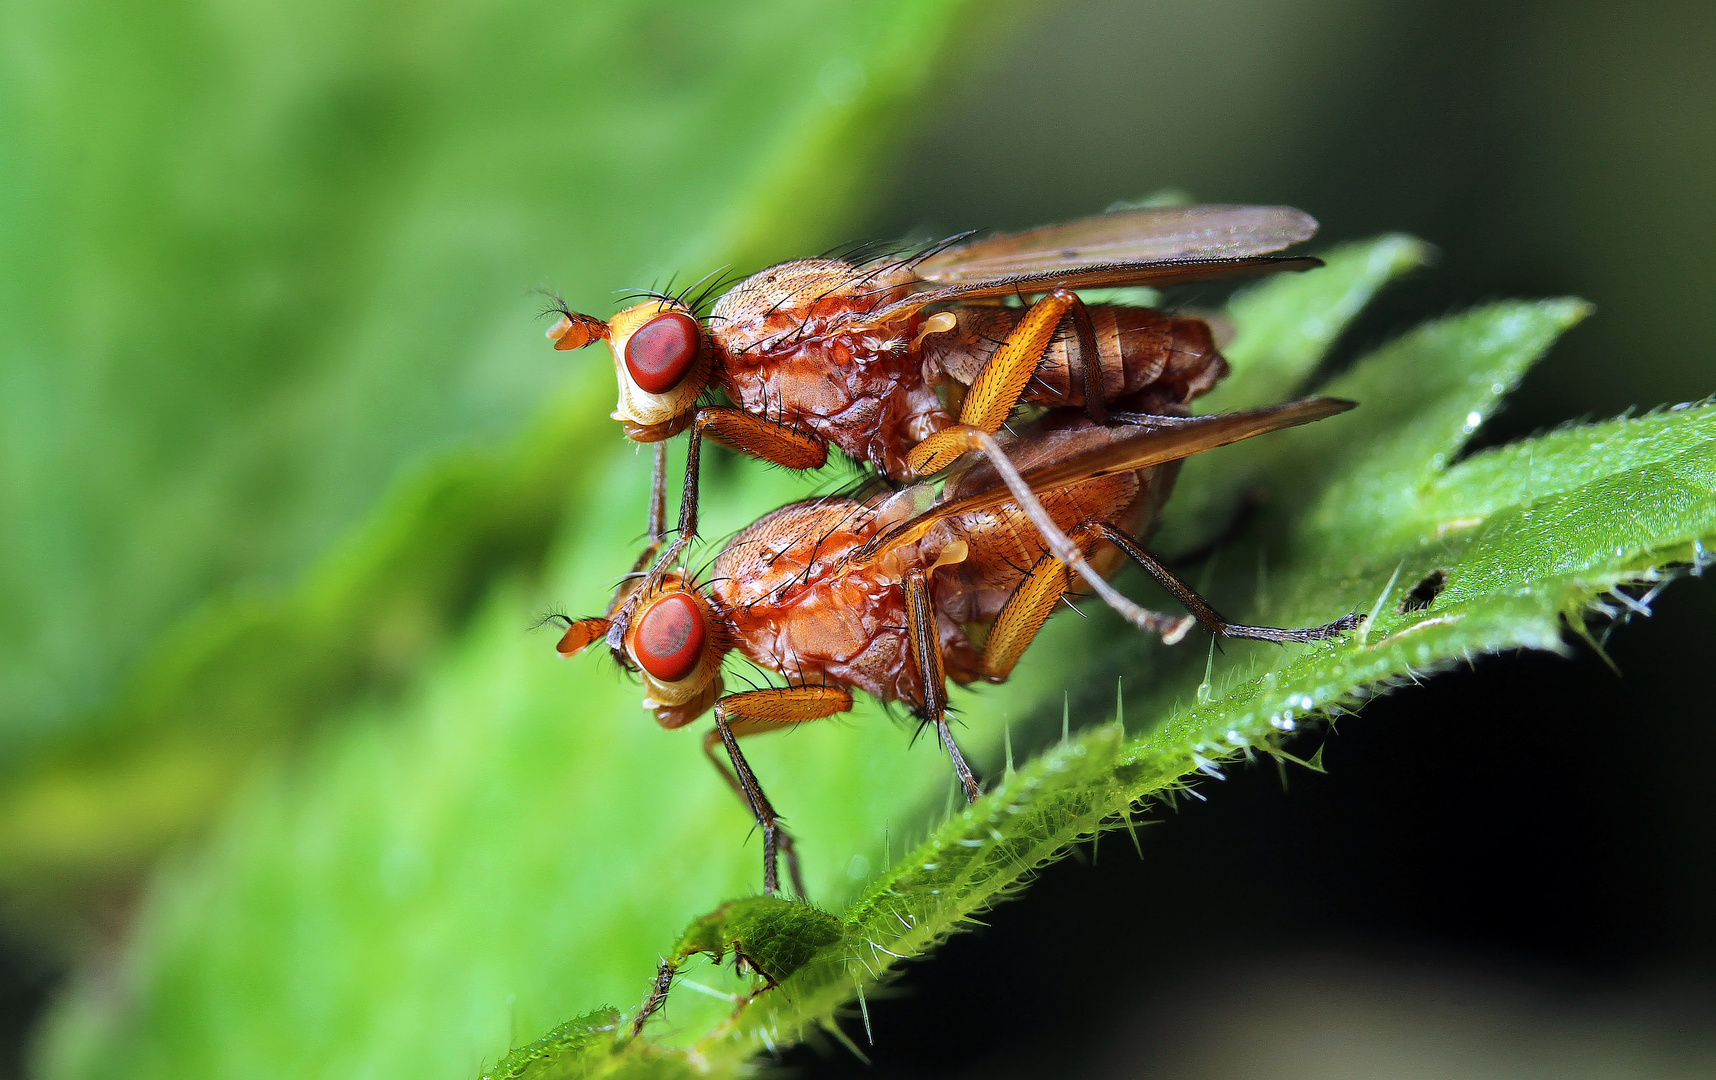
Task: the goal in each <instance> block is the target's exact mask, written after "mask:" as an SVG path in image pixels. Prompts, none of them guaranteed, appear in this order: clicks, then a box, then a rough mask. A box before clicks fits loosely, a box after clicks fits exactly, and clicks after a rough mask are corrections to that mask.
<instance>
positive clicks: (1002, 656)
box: [977, 522, 1193, 682]
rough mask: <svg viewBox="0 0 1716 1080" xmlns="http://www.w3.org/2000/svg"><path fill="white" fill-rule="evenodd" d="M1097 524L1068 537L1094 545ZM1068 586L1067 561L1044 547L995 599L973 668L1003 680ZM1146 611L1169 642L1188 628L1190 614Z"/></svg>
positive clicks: (1086, 546)
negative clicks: (997, 607) (996, 608)
mask: <svg viewBox="0 0 1716 1080" xmlns="http://www.w3.org/2000/svg"><path fill="white" fill-rule="evenodd" d="M1098 524H1099V523H1094V522H1087V523H1086V524H1084V525H1081V526H1079V527H1078V528H1076V529H1074V530H1073V532H1072V537H1073V542H1074V543H1075V544H1077V545H1078V546H1079V547H1080V548H1081V549H1082V550H1084V551H1086V552H1089V551H1094V550H1095V548H1096V545H1097V544H1099V543H1101V541H1102V540H1103V534H1102V533H1101V531H1100V530H1099V529H1098V528H1097V525H1098ZM1071 586H1072V571H1070V570H1068V569H1067V564H1066V563H1064V562H1062V561H1061V560H1060V559H1058V558H1057V557H1056V556H1055V554H1054V552H1052V551H1046V552H1044V553H1043V556H1042V557H1041V558H1040V559H1038V560H1037V562H1036V565H1035V566H1032V567H1031V572H1030V573H1028V574H1026V575H1025V580H1023V581H1021V582H1019V584H1018V586H1016V587H1015V588H1014V589H1013V593H1012V595H1011V596H1009V597H1007V602H1006V603H1005V604H1003V605H1001V611H1000V613H999V614H997V615H996V616H995V622H994V623H993V624H991V625H990V627H989V636H988V638H987V639H985V640H984V643H983V655H982V656H981V657H980V658H979V659H978V664H977V670H978V673H979V674H981V675H982V676H983V678H985V679H987V680H988V681H990V682H1003V681H1005V680H1006V678H1007V676H1009V675H1011V674H1012V673H1013V668H1014V667H1015V666H1017V665H1018V663H1019V658H1020V657H1022V656H1024V655H1025V650H1026V649H1028V648H1030V646H1031V642H1032V641H1033V640H1035V639H1036V637H1037V632H1038V631H1040V630H1041V629H1042V628H1043V624H1044V623H1046V622H1048V621H1049V616H1050V615H1053V614H1054V613H1055V608H1056V607H1057V606H1058V605H1059V604H1060V602H1061V597H1063V596H1065V595H1066V593H1067V590H1068V589H1069V588H1071ZM1146 614H1148V615H1150V616H1152V617H1153V618H1154V619H1155V620H1156V625H1155V626H1153V627H1151V629H1154V630H1155V631H1156V632H1157V633H1159V634H1161V635H1162V640H1163V641H1164V642H1166V643H1167V644H1169V645H1172V644H1174V643H1175V642H1177V641H1179V640H1180V639H1181V638H1183V637H1185V636H1186V631H1188V630H1190V629H1191V628H1192V622H1193V617H1192V616H1188V615H1182V616H1180V617H1179V618H1173V617H1171V616H1168V615H1162V614H1159V613H1157V612H1154V611H1150V612H1146Z"/></svg>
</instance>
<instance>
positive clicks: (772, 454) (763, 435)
mask: <svg viewBox="0 0 1716 1080" xmlns="http://www.w3.org/2000/svg"><path fill="white" fill-rule="evenodd" d="M705 431H707V432H708V433H709V437H710V438H712V439H716V440H718V441H720V442H723V443H726V444H727V445H728V446H731V447H732V448H733V449H735V450H737V451H739V452H740V453H742V454H748V455H750V456H751V457H754V458H761V459H762V460H764V461H767V462H770V463H772V464H775V465H779V466H781V467H783V468H787V469H818V468H821V467H822V464H823V462H825V461H827V460H828V444H827V443H826V442H824V441H823V440H822V439H819V438H817V437H816V436H815V435H812V434H810V433H809V432H804V431H800V430H799V429H797V428H795V427H792V426H790V425H787V424H782V423H778V422H776V421H774V420H767V419H764V418H763V417H760V416H753V415H751V414H750V413H748V412H745V411H743V410H741V409H733V408H727V407H724V406H714V407H710V408H707V409H698V410H697V415H696V416H695V417H693V418H692V421H691V425H690V431H689V434H688V435H687V437H686V442H685V487H684V489H683V490H682V491H681V492H680V496H679V527H678V528H677V529H676V530H675V536H674V538H673V543H672V544H671V545H670V546H669V547H668V549H667V551H666V552H665V553H663V554H662V556H661V557H660V558H659V559H656V561H655V565H654V566H652V567H651V568H650V572H649V577H648V579H647V584H648V585H650V586H653V585H655V584H656V582H658V581H659V580H660V579H661V576H662V575H663V574H665V573H667V571H669V570H671V569H672V568H673V567H674V566H675V565H676V564H677V563H678V562H679V557H680V556H681V555H683V554H685V549H686V548H688V547H690V546H691V541H693V540H695V539H696V538H697V487H698V477H699V472H700V469H699V465H700V463H701V461H702V458H703V433H704V432H705ZM656 445H657V447H658V449H657V450H656V469H655V476H656V482H655V484H654V485H653V487H654V490H653V491H652V493H651V494H652V498H651V506H650V533H651V536H650V538H651V540H652V541H653V542H652V543H651V545H650V547H649V549H648V551H647V552H646V553H645V560H644V561H647V558H648V556H649V555H650V554H653V553H654V552H655V551H657V550H659V549H660V547H661V542H662V539H663V538H664V537H665V532H664V531H663V529H662V526H663V525H664V524H665V522H664V521H663V519H664V518H665V517H666V501H667V495H666V487H667V477H666V456H665V455H666V448H665V447H664V446H663V444H661V443H657V444H656ZM647 591H649V590H647V589H640V590H637V593H638V594H642V593H644V592H647ZM622 622H623V620H622Z"/></svg>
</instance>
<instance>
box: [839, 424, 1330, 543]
mask: <svg viewBox="0 0 1716 1080" xmlns="http://www.w3.org/2000/svg"><path fill="white" fill-rule="evenodd" d="M1357 404H1358V403H1357V402H1354V401H1346V400H1344V399H1342V398H1326V397H1319V398H1303V399H1301V400H1299V401H1290V402H1287V403H1286V404H1284V405H1270V406H1268V407H1266V408H1262V409H1247V410H1245V411H1243V412H1231V413H1218V414H1216V415H1214V416H1200V417H1194V418H1192V419H1191V420H1189V421H1186V422H1182V423H1177V424H1175V425H1174V426H1172V427H1164V428H1145V429H1141V430H1137V431H1128V430H1127V429H1125V428H1111V429H1107V430H1109V431H1111V432H1113V433H1114V435H1115V437H1114V438H1113V440H1112V441H1108V442H1105V443H1104V444H1102V445H1099V446H1097V447H1095V448H1093V449H1090V450H1085V451H1082V452H1079V453H1075V454H1073V455H1072V456H1070V457H1068V458H1065V459H1064V460H1061V461H1056V462H1052V463H1047V464H1044V465H1042V466H1040V467H1038V468H1035V469H1028V470H1027V471H1026V472H1025V473H1024V477H1025V481H1026V482H1027V483H1028V484H1030V485H1031V490H1032V491H1035V492H1038V493H1039V494H1041V493H1042V492H1046V491H1054V490H1055V489H1057V488H1063V487H1068V486H1070V485H1072V484H1078V483H1082V482H1084V481H1086V480H1094V479H1096V478H1097V477H1100V476H1110V475H1112V474H1114V473H1122V472H1133V471H1136V470H1138V469H1144V468H1148V467H1150V466H1152V465H1160V464H1163V463H1164V462H1168V461H1177V460H1179V459H1181V458H1188V457H1191V456H1192V455H1193V454H1200V453H1202V452H1204V451H1205V450H1213V449H1215V448H1216V447H1218V446H1226V445H1228V444H1229V443H1236V442H1240V441H1242V440H1244V439H1249V438H1252V437H1254V436H1257V435H1263V434H1266V433H1268V432H1271V431H1279V430H1281V429H1282V428H1290V427H1298V426H1299V425H1300V424H1309V423H1311V422H1312V421H1315V420H1322V419H1324V418H1326V417H1330V416H1334V415H1336V414H1337V413H1343V412H1346V411H1347V410H1348V409H1351V408H1354V407H1356V406H1357ZM1013 501H1014V500H1013V494H1012V492H1010V491H1008V490H1007V487H1006V485H1005V484H1003V483H1002V482H1001V480H1000V478H999V477H996V478H995V480H994V482H993V483H992V484H990V485H988V486H985V487H983V488H981V489H979V490H977V491H973V492H971V493H969V494H966V495H962V496H960V497H958V498H954V499H949V500H947V501H945V502H941V503H937V504H936V505H935V506H932V507H930V508H929V509H928V510H925V511H924V512H923V513H921V514H919V515H917V516H916V517H914V518H911V519H910V520H908V521H904V522H901V523H900V524H899V525H896V526H894V527H893V528H891V529H889V530H887V531H886V532H885V533H883V534H882V535H881V536H880V537H878V538H877V539H876V540H875V541H872V542H871V544H869V545H867V546H866V549H865V554H866V556H876V555H880V554H881V553H883V552H885V551H887V550H888V549H889V548H892V547H895V546H898V545H900V544H903V543H907V542H910V541H912V540H916V539H918V538H919V537H921V536H923V535H924V534H925V533H926V532H928V531H929V529H930V527H931V526H932V525H934V524H935V523H936V522H938V521H943V520H946V519H947V518H950V517H954V516H956V515H959V514H968V513H972V512H974V511H977V510H986V509H988V508H990V507H993V506H1001V505H1003V504H1006V503H1009V502H1013Z"/></svg>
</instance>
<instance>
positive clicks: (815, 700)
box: [715, 686, 852, 896]
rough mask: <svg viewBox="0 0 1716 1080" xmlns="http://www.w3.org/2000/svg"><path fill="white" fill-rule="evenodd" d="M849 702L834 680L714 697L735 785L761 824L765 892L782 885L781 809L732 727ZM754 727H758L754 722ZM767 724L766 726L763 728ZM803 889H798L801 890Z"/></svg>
mask: <svg viewBox="0 0 1716 1080" xmlns="http://www.w3.org/2000/svg"><path fill="white" fill-rule="evenodd" d="M851 708H852V692H851V691H850V690H844V689H841V688H840V687H836V686H788V687H780V688H773V689H769V690H746V691H743V692H741V693H737V694H728V695H727V696H726V697H723V698H720V699H718V700H717V701H716V702H715V732H716V734H717V735H718V736H719V737H720V739H721V745H723V746H725V747H726V748H727V760H729V761H731V762H732V763H733V772H734V773H735V774H737V778H738V781H739V790H740V792H741V793H742V794H743V795H744V796H745V802H746V803H747V804H749V805H750V807H751V813H753V814H755V815H756V817H757V824H758V825H760V826H761V827H762V830H763V895H765V896H773V895H774V893H775V891H776V889H778V888H779V886H780V875H779V872H778V870H777V869H776V866H775V853H776V851H777V850H778V849H779V846H780V835H781V831H782V830H781V825H780V815H779V814H777V813H775V808H774V806H773V804H771V803H770V802H769V797H768V796H767V795H764V794H763V787H762V785H761V784H759V783H757V777H756V774H755V773H753V772H752V771H751V766H750V764H749V763H748V762H746V760H745V755H744V753H743V752H742V751H740V749H739V737H738V735H737V734H735V730H734V729H735V727H736V726H739V725H745V724H746V723H747V722H749V723H750V724H752V725H754V724H755V723H756V722H758V721H760V722H762V723H765V724H771V725H778V724H796V723H802V722H803V721H806V720H821V719H823V718H825V717H829V716H834V715H835V714H837V713H843V712H848V711H850V710H851ZM753 730H756V729H755V728H754V727H753ZM762 730H766V729H762ZM801 895H802V894H801Z"/></svg>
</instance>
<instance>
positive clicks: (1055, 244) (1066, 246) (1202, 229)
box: [916, 206, 1317, 284]
mask: <svg viewBox="0 0 1716 1080" xmlns="http://www.w3.org/2000/svg"><path fill="white" fill-rule="evenodd" d="M1316 231H1317V222H1316V219H1315V218H1313V217H1311V215H1309V214H1307V213H1305V212H1304V211H1302V210H1295V209H1293V208H1292V207H1291V206H1165V207H1155V208H1151V209H1145V210H1123V211H1118V212H1116V213H1112V214H1098V215H1097V216H1095V217H1088V218H1084V219H1082V220H1080V221H1070V222H1067V223H1066V224H1064V225H1045V226H1042V227H1041V228H1036V229H1027V230H1025V231H1024V232H1017V233H1006V234H1003V235H1001V236H991V237H989V238H988V239H985V240H978V241H975V242H973V243H970V244H961V245H960V246H958V247H954V248H949V249H947V250H946V251H939V252H936V253H935V254H933V255H931V256H929V257H928V258H926V259H924V260H923V261H922V262H920V263H918V264H917V267H916V270H917V275H918V277H920V278H922V279H923V280H925V281H929V282H934V283H937V284H953V283H961V282H976V281H999V280H1001V279H1004V278H1008V279H1010V278H1017V277H1020V276H1026V275H1030V276H1035V275H1041V274H1045V273H1048V272H1050V271H1057V270H1058V271H1066V272H1076V271H1077V270H1079V269H1082V268H1089V267H1096V266H1116V265H1120V264H1131V265H1140V264H1146V265H1147V264H1155V263H1177V262H1210V261H1228V260H1233V259H1244V258H1250V257H1251V256H1255V255H1267V254H1269V253H1270V252H1273V251H1280V250H1281V249H1282V248H1285V247H1289V246H1291V245H1293V244H1296V243H1298V242H1299V241H1301V240H1308V239H1310V238H1311V237H1312V236H1313V235H1315V233H1316Z"/></svg>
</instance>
